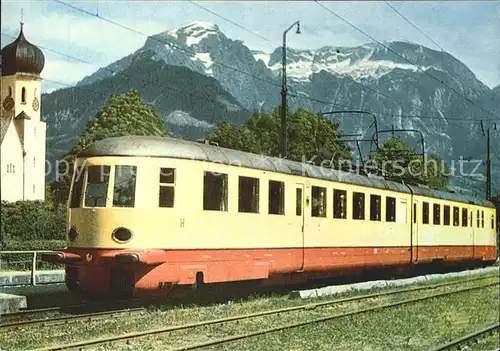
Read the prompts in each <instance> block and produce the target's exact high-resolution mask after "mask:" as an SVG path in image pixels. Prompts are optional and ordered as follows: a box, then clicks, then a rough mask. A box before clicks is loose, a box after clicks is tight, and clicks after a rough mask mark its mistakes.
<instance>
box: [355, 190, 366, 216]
mask: <svg viewBox="0 0 500 351" xmlns="http://www.w3.org/2000/svg"><path fill="white" fill-rule="evenodd" d="M352 219H361V220H363V219H365V194H363V193H357V192H354V193H353V194H352Z"/></svg>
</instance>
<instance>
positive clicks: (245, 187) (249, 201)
mask: <svg viewBox="0 0 500 351" xmlns="http://www.w3.org/2000/svg"><path fill="white" fill-rule="evenodd" d="M238 211H239V212H246V213H259V179H257V178H250V177H242V176H240V177H239V188H238Z"/></svg>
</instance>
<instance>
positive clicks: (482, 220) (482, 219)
mask: <svg viewBox="0 0 500 351" xmlns="http://www.w3.org/2000/svg"><path fill="white" fill-rule="evenodd" d="M481 228H484V211H481Z"/></svg>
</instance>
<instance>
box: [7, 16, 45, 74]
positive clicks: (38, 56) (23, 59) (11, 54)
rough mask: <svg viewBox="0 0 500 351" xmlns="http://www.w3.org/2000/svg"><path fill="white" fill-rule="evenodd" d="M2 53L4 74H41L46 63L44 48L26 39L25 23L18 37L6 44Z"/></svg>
mask: <svg viewBox="0 0 500 351" xmlns="http://www.w3.org/2000/svg"><path fill="white" fill-rule="evenodd" d="M1 55H2V76H11V75H13V74H16V73H29V74H36V75H39V74H40V72H42V70H43V66H44V65H45V56H44V55H43V52H42V50H40V49H39V48H38V47H36V46H35V45H33V44H31V43H30V42H29V41H27V40H26V38H25V37H24V33H23V23H21V31H20V32H19V35H18V37H17V39H16V40H15V41H14V42H12V43H10V44H8V45H6V46H4V48H3V49H2V51H1Z"/></svg>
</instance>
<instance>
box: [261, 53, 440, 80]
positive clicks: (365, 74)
mask: <svg viewBox="0 0 500 351" xmlns="http://www.w3.org/2000/svg"><path fill="white" fill-rule="evenodd" d="M360 49H361V50H360V51H363V52H362V53H361V52H359V51H358V52H356V51H355V50H353V49H352V48H349V49H347V50H345V52H341V51H340V50H338V49H333V48H331V47H323V48H321V49H319V50H317V51H312V50H291V53H289V54H288V56H287V67H286V69H287V76H288V77H290V78H295V80H297V81H309V80H310V79H311V75H312V74H313V73H319V72H321V71H326V72H329V73H333V74H336V75H346V76H350V77H351V78H352V79H354V80H355V81H362V80H365V79H380V78H381V77H382V76H384V75H386V74H388V73H390V72H392V71H393V70H395V69H401V70H406V71H412V72H417V71H419V70H422V71H425V70H428V69H431V68H432V69H435V70H440V68H438V67H436V66H432V65H430V66H417V65H413V64H407V63H399V62H394V61H390V60H374V59H373V58H372V55H373V48H370V47H368V46H364V47H361V48H360ZM264 55H265V53H262V52H259V53H254V56H255V57H256V58H257V57H263V56H264ZM281 67H282V64H281V61H275V62H274V63H273V64H272V65H270V66H269V68H270V69H271V70H272V71H273V72H274V74H275V75H276V76H278V75H279V74H280V70H281Z"/></svg>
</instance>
